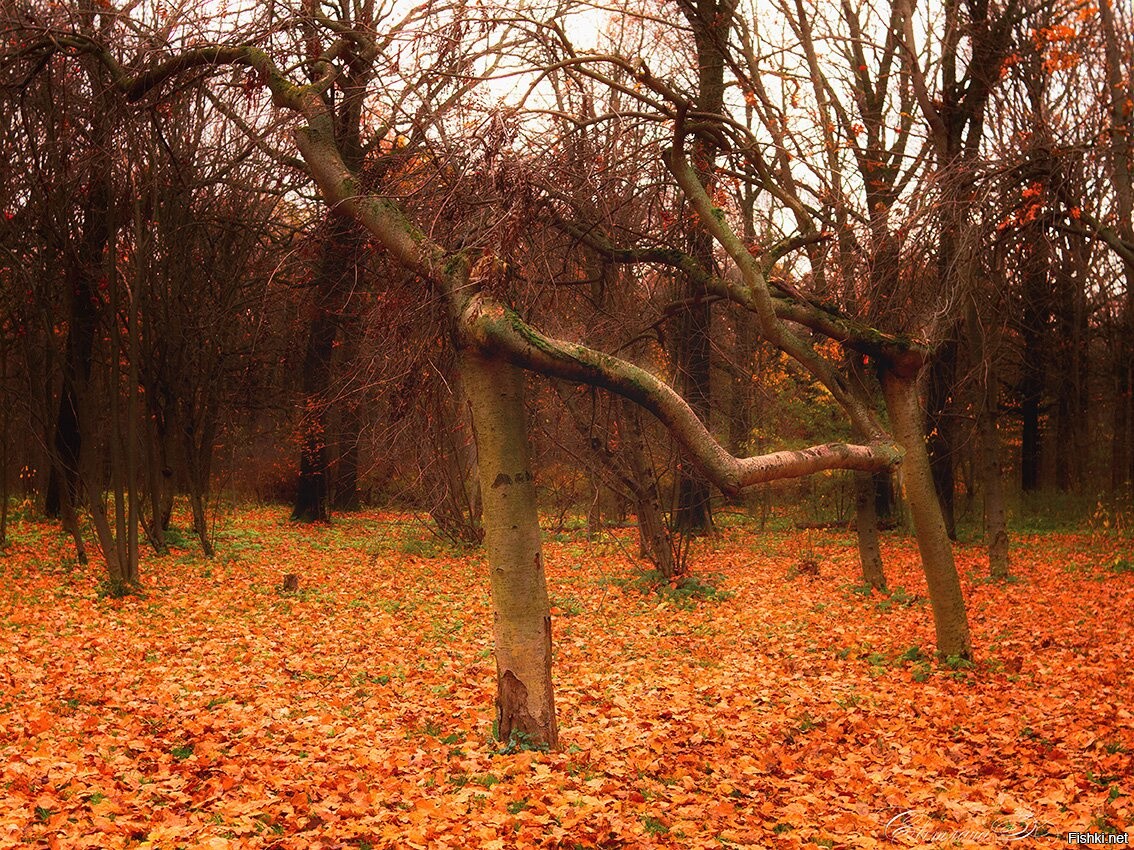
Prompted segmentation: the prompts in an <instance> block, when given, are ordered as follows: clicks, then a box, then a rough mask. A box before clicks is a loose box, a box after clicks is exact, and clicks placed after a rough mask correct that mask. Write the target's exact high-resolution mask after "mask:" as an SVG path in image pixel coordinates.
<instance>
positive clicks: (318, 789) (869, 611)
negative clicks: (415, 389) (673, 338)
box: [0, 510, 1134, 848]
mask: <svg viewBox="0 0 1134 850" xmlns="http://www.w3.org/2000/svg"><path fill="white" fill-rule="evenodd" d="M281 516H282V514H281V513H280V512H279V511H268V510H258V511H255V512H246V513H242V514H241V515H239V516H238V517H237V518H235V519H233V520H232V521H231V522H230V523H229V525H228V527H226V528H222V529H220V531H219V534H218V535H217V536H218V544H219V547H220V549H221V551H222V553H225V552H227V554H222V556H221V557H220V558H219V559H218V560H217V561H216V562H215V563H212V564H209V563H205V562H203V561H201V560H199V559H197V558H196V557H195V556H193V555H192V554H191V553H187V552H185V551H179V552H174V553H172V554H170V555H168V556H165V557H160V558H158V557H151V558H150V559H148V561H147V562H146V563H145V564H144V566H143V575H144V576H145V577H146V578H147V584H146V588H145V595H144V596H143V597H128V598H125V599H121V600H113V599H103V598H100V597H99V596H98V595H97V593H96V581H95V579H94V578H93V577H92V576H91V575H88V574H86V573H85V572H83V571H80V570H78V569H75V568H72V567H68V566H67V564H66V561H65V559H64V557H63V556H64V552H63V549H62V546H63V542H64V541H63V538H62V537H61V536H60V535H58V534H57V533H56V532H55V530H54V529H52V528H51V527H49V526H46V525H37V524H33V523H28V522H23V523H17V524H16V525H15V526H14V527H13V529H12V530H13V535H14V538H15V543H14V544H13V545H12V547H11V550H10V552H9V553H8V555H7V556H6V558H5V559H4V560H3V562H2V564H3V570H4V581H3V583H2V586H0V625H2V627H3V628H2V630H0V634H3V636H4V637H3V642H2V643H0V653H2V658H0V661H2V663H0V845H3V846H10V845H12V844H18V843H21V842H23V843H27V844H31V845H35V846H45V847H99V848H109V847H153V848H173V847H177V846H183V847H204V848H212V847H216V848H222V847H273V848H306V847H364V846H371V847H390V848H394V847H398V848H401V847H411V848H413V847H429V848H444V847H452V848H465V847H479V848H505V847H536V846H543V847H571V846H582V847H650V846H664V847H720V846H758V847H770V846H777V847H779V846H786V847H803V846H815V845H816V844H819V845H820V846H833V847H875V846H886V847H890V846H895V845H897V846H913V845H915V844H917V842H918V841H922V840H923V839H924V838H925V835H926V830H928V829H930V828H932V830H933V832H934V833H948V834H950V835H952V836H953V837H955V838H957V841H958V843H959V846H988V844H989V843H990V842H989V840H988V839H987V834H988V833H989V832H1002V831H1004V830H1005V829H1007V828H1008V825H1009V824H1017V823H1021V824H1024V828H1027V829H1047V830H1050V831H1051V832H1052V833H1066V832H1067V831H1069V830H1087V829H1097V828H1098V826H1099V825H1100V824H1109V825H1112V826H1116V827H1119V828H1123V827H1128V826H1129V824H1130V822H1131V815H1132V814H1134V811H1132V806H1131V803H1130V798H1129V796H1127V795H1128V794H1129V793H1130V790H1131V789H1130V776H1131V775H1132V773H1134V770H1132V768H1134V765H1132V763H1131V761H1132V760H1131V752H1132V751H1134V717H1132V716H1131V711H1132V706H1134V683H1132V680H1131V677H1130V676H1129V671H1130V669H1131V661H1132V659H1131V634H1130V624H1131V622H1134V575H1132V574H1131V573H1129V572H1126V571H1122V570H1113V569H1109V568H1108V567H1110V566H1111V565H1113V564H1115V563H1120V562H1116V560H1115V559H1116V558H1117V557H1118V555H1119V554H1121V552H1120V550H1119V549H1117V548H1115V547H1116V546H1117V545H1118V544H1117V543H1116V542H1115V541H1114V540H1113V539H1112V538H1103V539H1099V540H1095V541H1091V540H1089V539H1088V538H1086V537H1085V536H1072V535H1047V536H1044V537H1033V538H1026V539H1020V540H1018V541H1017V547H1016V551H1015V557H1016V562H1015V565H1014V568H1015V570H1016V571H1017V573H1018V574H1019V575H1020V576H1021V577H1022V581H1021V582H1019V583H1016V584H1008V585H1002V584H987V583H982V582H980V581H976V580H974V579H976V578H977V577H979V576H980V575H982V574H983V573H984V572H985V569H986V568H985V565H984V563H983V559H982V557H981V554H980V552H979V550H978V549H977V548H975V547H971V546H961V547H959V549H958V560H959V566H960V568H961V570H962V574H963V575H964V576H966V577H967V578H966V590H967V594H968V599H969V603H970V609H971V612H972V619H973V628H974V633H975V639H976V644H977V646H978V651H979V654H980V661H979V663H978V664H977V666H976V667H974V668H971V669H970V668H960V669H955V670H954V669H950V668H949V667H947V666H939V665H936V664H934V663H933V662H931V661H929V660H927V659H924V658H923V657H922V655H921V653H920V652H919V651H916V650H915V647H921V648H922V649H924V650H925V651H926V652H928V651H929V650H930V647H931V642H932V626H931V623H930V615H929V612H928V610H927V607H926V603H925V602H924V598H925V587H924V583H923V580H922V578H921V577H920V572H919V570H918V569H917V567H916V563H915V557H914V549H913V546H912V544H911V543H910V541H909V540H906V539H900V538H895V537H888V538H887V540H886V544H885V556H886V561H887V565H888V572H889V577H890V582H891V585H892V586H894V587H897V586H901V587H903V588H905V591H904V592H902V593H897V592H895V594H894V595H893V596H892V597H891V598H889V599H883V598H881V597H878V596H877V595H875V596H873V597H871V596H863V595H860V594H858V593H855V592H853V591H852V590H851V586H852V585H853V584H855V583H856V572H857V566H856V563H855V552H854V541H853V539H852V538H851V537H850V536H849V535H847V534H843V533H840V534H831V535H829V536H824V537H822V538H821V541H822V542H820V543H816V542H815V538H814V537H808V536H800V535H788V534H782V533H780V534H772V533H765V534H757V533H755V532H752V531H748V532H742V531H739V530H732V531H730V532H728V533H727V536H726V538H725V539H724V540H723V541H721V542H718V543H717V544H716V548H715V549H714V550H713V551H704V552H701V553H700V554H699V556H698V559H697V563H698V565H699V566H701V567H702V568H703V569H705V570H710V571H716V572H719V573H722V574H723V576H724V579H723V587H724V588H725V589H727V590H730V591H732V592H734V594H735V595H734V596H733V597H732V598H731V599H728V600H726V601H720V602H716V603H712V604H708V603H702V605H701V606H700V607H698V608H696V609H693V610H682V609H680V608H676V607H674V604H673V603H672V602H666V601H662V600H661V599H660V598H659V597H653V596H643V595H642V594H641V593H639V592H636V591H632V590H629V589H626V588H623V587H621V586H619V585H617V584H612V583H610V582H609V581H606V579H608V578H610V577H611V576H617V575H624V574H625V573H626V572H627V569H628V568H627V565H626V564H625V563H624V562H623V561H622V555H621V554H620V553H621V552H622V551H623V549H622V548H621V547H619V546H617V545H614V544H611V543H606V544H586V543H585V542H584V541H582V540H581V539H579V540H567V541H565V542H554V543H549V544H548V545H547V563H548V566H549V582H550V589H551V593H552V598H553V601H554V604H555V607H556V609H557V612H558V614H557V616H556V619H555V634H556V653H557V655H556V677H557V687H558V694H557V699H558V707H559V711H560V718H561V730H560V734H561V737H562V740H563V744H564V747H565V750H564V751H563V752H560V753H551V754H548V753H538V752H519V753H514V754H502V753H501V752H500V745H499V744H498V743H496V742H494V741H493V740H492V738H491V728H490V724H491V716H492V710H493V709H492V697H493V694H492V689H493V681H494V673H493V665H492V659H491V645H490V640H491V627H490V617H489V604H488V598H487V590H486V582H485V577H484V573H485V565H484V563H483V559H482V558H481V557H480V556H472V557H452V556H448V555H445V554H443V553H441V554H440V555H439V556H438V557H422V556H421V555H417V554H411V553H413V552H415V551H418V552H420V551H422V544H421V542H420V541H417V542H414V541H412V540H410V541H406V540H405V535H406V534H407V533H409V532H411V531H415V530H417V529H415V526H413V525H412V524H409V523H404V522H397V521H395V518H393V517H390V516H387V515H379V514H373V515H368V516H362V517H358V518H349V519H341V520H339V521H337V522H336V524H335V525H333V526H330V527H324V526H317V527H306V526H304V527H295V526H289V525H287V524H285V523H284V522H282V520H281ZM620 533H622V532H620ZM625 535H626V540H625V541H624V545H625V546H626V547H627V548H631V547H632V544H633V534H632V533H630V532H629V531H626V532H625ZM1127 546H1128V543H1127ZM801 550H806V551H807V552H808V555H809V557H812V558H813V559H814V560H816V561H817V562H818V563H819V564H820V567H819V575H818V576H817V577H803V576H800V577H796V578H790V577H789V567H790V566H791V565H792V564H793V563H795V562H797V561H798V558H799V553H800V551H801ZM427 554H438V553H435V552H433V553H430V552H427ZM1126 556H1127V557H1129V549H1128V548H1127V551H1126ZM289 572H294V573H298V574H299V576H300V589H299V591H298V592H297V593H294V594H288V593H283V592H282V591H281V590H280V589H279V582H280V578H281V576H282V574H284V573H289ZM1092 825H1093V826H1092ZM919 830H920V831H919ZM982 831H983V832H982ZM982 834H983V835H985V836H986V838H985V839H984V840H983V841H982V840H978V838H979V836H981V835H982ZM973 836H977V838H974V837H973ZM1048 840H1049V841H1056V842H1057V843H1058V839H1054V838H1053V839H1048ZM1025 844H1026V845H1028V846H1030V842H1026V843H1025ZM925 846H928V845H925ZM934 846H936V845H934ZM941 846H951V845H948V842H946V844H945V845H941Z"/></svg>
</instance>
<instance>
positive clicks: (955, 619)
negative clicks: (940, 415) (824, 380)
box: [882, 373, 972, 658]
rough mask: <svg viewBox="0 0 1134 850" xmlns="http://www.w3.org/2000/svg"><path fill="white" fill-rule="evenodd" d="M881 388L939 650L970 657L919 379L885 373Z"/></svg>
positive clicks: (965, 618) (941, 653)
mask: <svg viewBox="0 0 1134 850" xmlns="http://www.w3.org/2000/svg"><path fill="white" fill-rule="evenodd" d="M882 391H883V393H884V394H885V397H886V409H887V411H888V412H889V414H890V422H891V424H892V426H893V428H894V437H895V439H897V441H898V442H899V443H900V444H901V445H902V446H903V447H904V448H905V450H906V455H905V460H904V462H903V464H902V480H903V482H904V483H905V490H906V499H907V501H908V502H909V506H910V513H911V514H912V516H913V523H914V533H915V534H916V536H917V546H918V551H919V552H920V553H921V565H922V569H923V570H924V571H925V580H926V584H927V585H928V588H929V601H930V604H931V605H932V607H933V625H934V628H935V630H936V633H937V653H938V655H939V656H940V657H943V658H947V657H952V656H956V657H959V658H971V657H972V643H971V639H970V637H969V621H968V615H967V614H966V612H965V599H964V596H963V595H962V593H961V581H960V578H959V576H958V575H957V567H956V564H955V563H954V561H953V547H952V544H951V543H950V541H949V534H948V532H947V530H946V528H945V519H944V517H943V516H942V514H941V503H940V501H939V500H938V498H937V491H936V490H935V488H934V486H933V472H932V470H931V469H930V465H929V455H928V454H927V453H926V450H925V427H924V425H923V420H922V412H921V404H920V401H919V399H918V391H917V382H916V381H915V380H913V379H906V378H899V377H897V376H894V375H892V374H889V373H884V374H883V375H882Z"/></svg>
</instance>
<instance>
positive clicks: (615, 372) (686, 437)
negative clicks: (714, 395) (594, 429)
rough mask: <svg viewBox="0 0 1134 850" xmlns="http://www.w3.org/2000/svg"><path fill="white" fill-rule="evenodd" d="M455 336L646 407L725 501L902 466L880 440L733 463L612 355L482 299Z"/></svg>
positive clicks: (649, 381) (665, 388)
mask: <svg viewBox="0 0 1134 850" xmlns="http://www.w3.org/2000/svg"><path fill="white" fill-rule="evenodd" d="M459 333H460V336H461V338H462V339H463V340H464V341H465V342H467V343H469V344H472V345H475V346H476V347H477V348H479V349H480V350H481V351H483V352H485V353H488V354H492V355H496V356H499V357H503V358H505V359H507V360H508V361H510V362H512V363H514V364H516V365H517V366H521V367H522V368H524V369H527V370H529V371H532V372H537V373H539V374H542V375H546V376H549V377H555V378H563V379H565V380H569V381H576V382H579V383H583V384H588V385H591V386H596V387H601V388H603V389H607V390H610V391H611V392H614V393H617V394H618V395H621V396H623V397H625V398H628V399H630V400H631V401H633V402H635V403H636V404H639V405H641V406H642V407H644V408H646V409H647V410H649V411H650V412H651V413H652V414H653V415H654V416H656V417H657V418H658V420H659V421H660V422H661V423H662V424H663V425H665V427H666V428H667V429H668V430H669V431H670V433H671V434H673V436H674V439H676V440H677V441H678V443H680V444H681V446H682V447H683V448H684V449H685V451H686V452H687V453H688V454H689V456H690V457H691V458H693V460H694V462H696V463H697V465H698V466H699V467H700V468H701V469H702V470H703V471H704V473H705V475H706V476H707V477H708V478H709V480H711V481H712V482H713V484H715V485H716V486H717V487H719V488H720V489H721V490H722V491H723V492H725V493H726V494H728V495H730V496H733V495H736V494H737V493H739V492H740V490H742V489H743V488H745V487H750V486H752V485H754V484H761V483H764V482H767V481H774V480H777V479H781V478H797V477H799V476H802V475H810V474H811V473H813V472H820V471H822V470H825V469H856V470H862V471H864V472H869V471H875V470H880V469H887V468H890V467H893V466H896V465H897V464H899V463H900V462H901V458H902V452H901V449H899V448H898V447H897V445H895V444H894V443H892V442H888V441H886V440H883V439H879V440H876V441H874V442H872V443H870V444H869V445H865V446H862V445H850V444H846V443H828V444H826V445H821V446H812V447H810V448H807V449H802V450H799V451H781V452H773V453H771V454H766V455H757V456H753V457H745V458H736V457H733V456H732V455H731V454H729V453H728V452H727V451H725V449H724V448H723V447H722V446H721V445H720V443H718V442H717V441H716V440H715V439H714V438H713V437H712V435H711V434H710V433H709V431H708V430H707V429H706V428H705V425H704V423H702V422H701V420H700V419H699V418H698V417H697V415H696V414H695V413H694V412H693V410H692V408H690V407H689V405H688V404H687V403H686V402H685V400H684V399H682V398H681V396H680V395H678V394H677V392H675V391H674V390H673V388H672V387H670V386H669V385H668V384H666V383H665V382H664V381H662V380H660V379H659V378H657V377H655V376H654V375H652V374H650V373H649V372H647V371H646V370H645V369H642V368H640V367H638V366H635V365H634V364H633V363H628V362H627V361H625V360H621V359H619V358H617V357H614V356H612V355H609V354H604V353H602V352H598V351H595V350H593V349H590V348H587V347H586V346H583V345H578V344H576V343H571V342H565V341H563V340H558V339H553V338H551V337H548V336H545V335H543V334H542V333H540V332H539V331H538V330H536V329H535V328H533V327H532V326H531V325H528V324H527V323H526V322H524V321H523V320H522V319H521V318H520V317H519V316H518V315H517V314H516V313H515V312H513V311H511V310H509V309H508V308H506V307H505V306H504V305H502V304H500V303H499V302H497V301H494V300H492V299H491V298H490V297H488V296H486V295H484V294H477V295H475V296H473V297H472V298H470V299H469V300H468V302H467V304H466V306H465V309H464V311H463V314H462V316H461V321H460V324H459Z"/></svg>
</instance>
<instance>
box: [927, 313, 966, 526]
mask: <svg viewBox="0 0 1134 850" xmlns="http://www.w3.org/2000/svg"><path fill="white" fill-rule="evenodd" d="M957 356H958V344H957V340H956V336H955V332H954V331H950V333H949V337H948V339H947V340H946V341H945V343H944V344H943V345H942V346H941V347H940V348H939V349H938V351H937V355H936V356H935V357H934V358H933V361H932V363H931V364H930V369H929V392H928V399H927V407H928V411H927V419H928V422H927V427H928V429H929V437H928V444H927V449H928V451H929V465H930V468H931V469H932V470H933V489H934V490H936V491H937V498H938V500H939V501H940V502H941V516H942V518H943V519H944V520H945V530H946V532H947V533H948V534H949V539H950V540H956V539H957V521H956V517H955V513H954V494H955V492H956V487H957V484H956V478H955V475H954V470H953V464H954V460H955V457H954V443H955V439H956V434H955V432H956V428H955V427H954V421H953V415H954V414H953V391H954V389H955V387H956V381H957Z"/></svg>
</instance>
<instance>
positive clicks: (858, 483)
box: [854, 472, 886, 590]
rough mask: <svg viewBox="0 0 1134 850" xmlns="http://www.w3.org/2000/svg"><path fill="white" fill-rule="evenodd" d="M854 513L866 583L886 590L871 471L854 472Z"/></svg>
mask: <svg viewBox="0 0 1134 850" xmlns="http://www.w3.org/2000/svg"><path fill="white" fill-rule="evenodd" d="M854 514H855V522H856V526H857V530H858V559H859V562H860V563H861V564H862V583H863V584H864V585H869V586H870V587H873V588H874V589H875V590H885V589H886V573H885V572H884V571H883V569H882V549H881V547H880V546H879V545H878V512H877V510H876V504H875V490H874V476H873V475H872V474H871V473H869V472H856V473H854Z"/></svg>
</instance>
